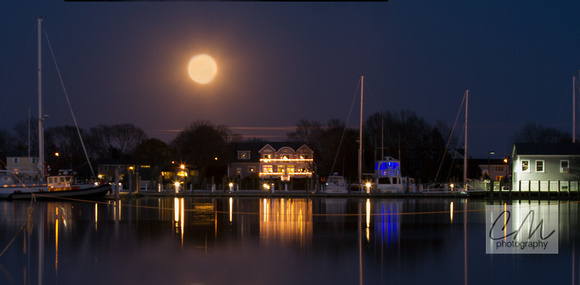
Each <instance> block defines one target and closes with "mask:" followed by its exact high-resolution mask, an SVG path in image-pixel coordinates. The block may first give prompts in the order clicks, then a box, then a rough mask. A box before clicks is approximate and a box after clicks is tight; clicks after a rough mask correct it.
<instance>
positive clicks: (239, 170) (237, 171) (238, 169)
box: [236, 167, 242, 176]
mask: <svg viewBox="0 0 580 285" xmlns="http://www.w3.org/2000/svg"><path fill="white" fill-rule="evenodd" d="M236 174H237V175H238V176H241V175H242V168H241V167H238V168H237V169H236Z"/></svg>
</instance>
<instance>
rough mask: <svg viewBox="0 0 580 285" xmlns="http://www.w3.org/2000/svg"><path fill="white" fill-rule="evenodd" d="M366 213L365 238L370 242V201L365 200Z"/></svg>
mask: <svg viewBox="0 0 580 285" xmlns="http://www.w3.org/2000/svg"><path fill="white" fill-rule="evenodd" d="M366 210H367V211H366V213H367V228H366V236H367V242H368V241H369V240H370V227H371V200H370V199H367V203H366Z"/></svg>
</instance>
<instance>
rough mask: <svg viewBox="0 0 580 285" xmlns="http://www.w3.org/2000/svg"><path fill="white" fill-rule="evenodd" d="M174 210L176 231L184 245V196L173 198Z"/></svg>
mask: <svg viewBox="0 0 580 285" xmlns="http://www.w3.org/2000/svg"><path fill="white" fill-rule="evenodd" d="M173 212H174V218H173V221H174V226H175V232H176V233H179V234H180V237H181V245H182V246H183V230H184V227H185V221H184V220H185V205H184V200H183V198H173Z"/></svg>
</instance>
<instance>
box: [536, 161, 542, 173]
mask: <svg viewBox="0 0 580 285" xmlns="http://www.w3.org/2000/svg"><path fill="white" fill-rule="evenodd" d="M536 172H544V161H543V160H536Z"/></svg>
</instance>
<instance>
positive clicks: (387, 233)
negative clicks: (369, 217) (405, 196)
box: [376, 201, 401, 243]
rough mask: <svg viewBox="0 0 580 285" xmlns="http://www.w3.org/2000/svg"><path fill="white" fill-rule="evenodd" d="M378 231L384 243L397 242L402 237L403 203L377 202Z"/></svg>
mask: <svg viewBox="0 0 580 285" xmlns="http://www.w3.org/2000/svg"><path fill="white" fill-rule="evenodd" d="M376 207H377V210H376V211H377V213H378V214H379V216H378V217H377V222H376V225H377V229H378V230H379V233H380V237H381V239H382V240H383V241H386V242H387V243H390V242H392V241H397V240H398V239H399V235H400V232H399V231H400V229H399V227H400V218H401V216H400V207H401V202H382V201H379V202H377V206H376Z"/></svg>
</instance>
